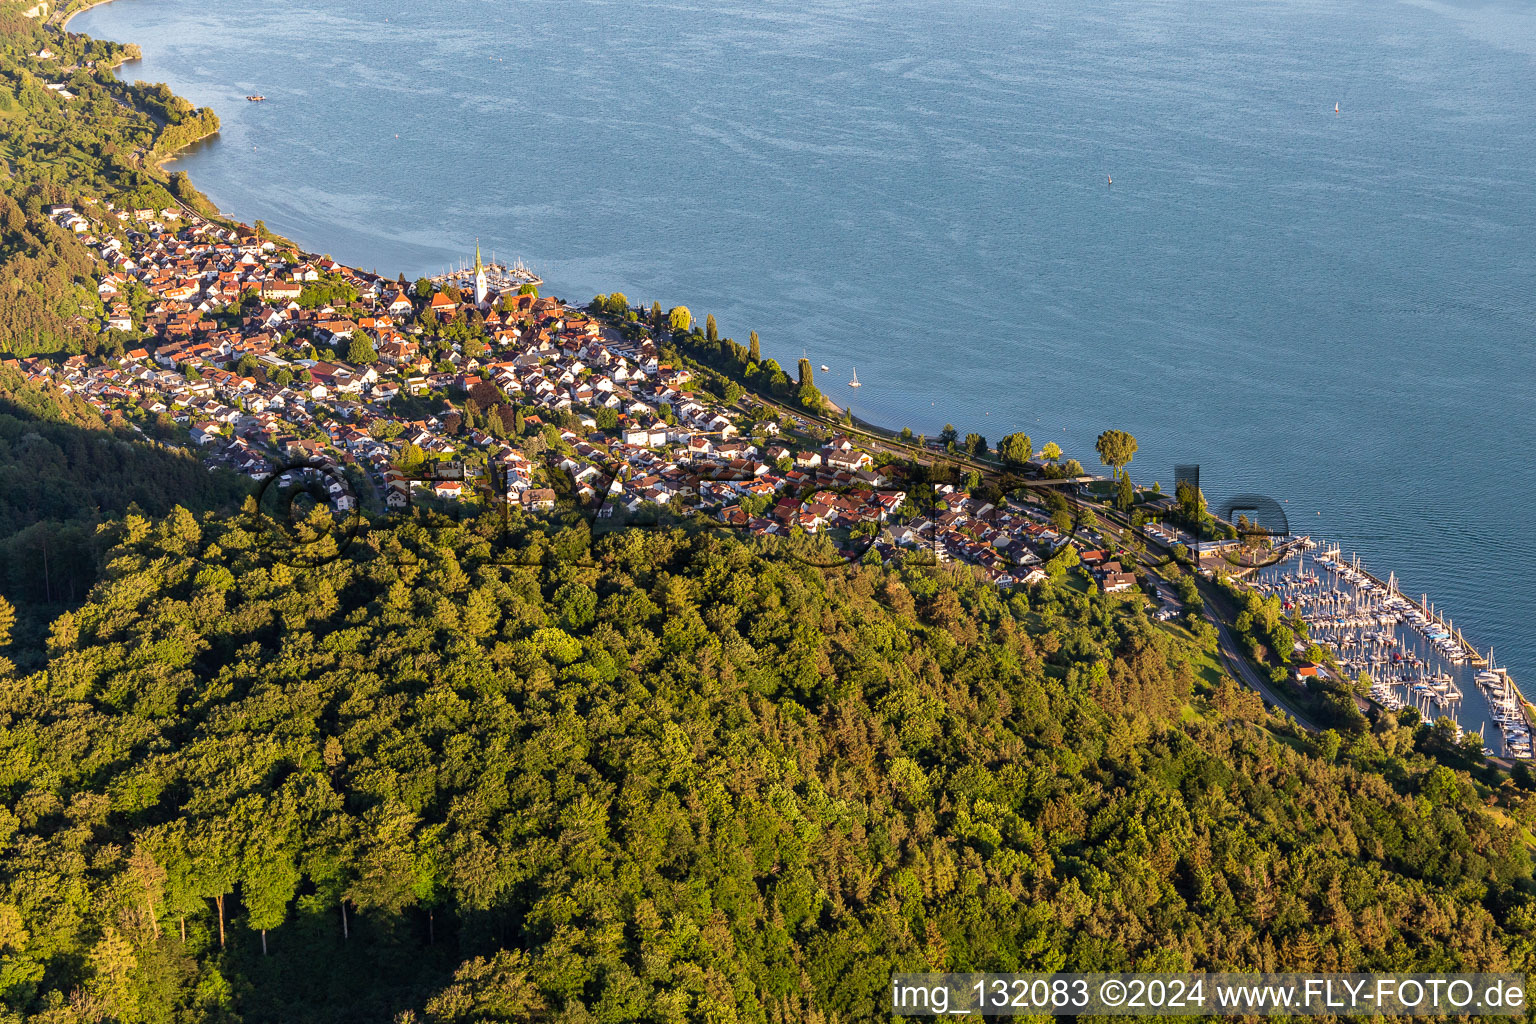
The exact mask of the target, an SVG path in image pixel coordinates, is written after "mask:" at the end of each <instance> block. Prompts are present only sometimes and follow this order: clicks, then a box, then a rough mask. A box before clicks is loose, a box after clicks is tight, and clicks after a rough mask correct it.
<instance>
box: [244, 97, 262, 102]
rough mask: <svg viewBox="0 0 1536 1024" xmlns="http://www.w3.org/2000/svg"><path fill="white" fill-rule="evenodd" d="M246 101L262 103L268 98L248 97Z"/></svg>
mask: <svg viewBox="0 0 1536 1024" xmlns="http://www.w3.org/2000/svg"><path fill="white" fill-rule="evenodd" d="M246 99H248V100H250V101H251V102H252V103H260V102H261V101H262V100H264V99H266V97H265V96H247V97H246Z"/></svg>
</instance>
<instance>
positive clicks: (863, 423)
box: [58, 0, 1476, 654]
mask: <svg viewBox="0 0 1536 1024" xmlns="http://www.w3.org/2000/svg"><path fill="white" fill-rule="evenodd" d="M112 2H113V0H88V2H85V3H83V4H82V5H81V6H79V7H77V8H75V9H74V10H71V11H69V13H68V14H66V15H65V16H64V17H63V18H62V20H61V21H60V22H59V25H58V27H59V29H60V30H61V31H65V32H68V31H69V26H70V24H71V23H72V22H73V21H74V19H75V18H76V17H77V16H79V15H81V14H84V13H86V12H88V11H90V10H93V9H95V8H97V7H101V6H105V5H106V4H109V3H112ZM125 45H128V44H125ZM123 63H126V61H125V62H123ZM122 66H123V64H122V63H119V64H117V65H114V66H113V67H112V68H111V69H110V70H111V71H112V72H113V74H114V75H116V76H118V77H119V78H120V77H121V76H120V68H121V67H122ZM209 109H212V107H211V104H210V105H209ZM218 135H219V130H218V129H215V130H214V131H212V132H208V133H206V134H204V135H201V136H198V137H197V138H194V139H191V140H188V141H187V142H186V143H185V144H184V145H182V146H180V147H178V148H177V149H176V150H174V151H171V152H168V153H164V154H161V155H159V156H158V157H155V158H153V159H152V160H146V164H147V165H148V166H149V167H150V168H151V169H152V170H153V172H154V173H155V174H156V176H158V177H159V178H161V179H164V180H162V182H161V183H162V184H166V183H167V181H168V179H169V176H170V173H171V172H169V170H168V165H169V164H170V163H172V162H174V161H176V160H177V159H179V158H180V157H181V156H182V155H183V154H185V153H186V152H187V151H188V150H189V149H190V148H191V147H193V146H194V145H196V144H198V143H201V142H205V141H207V140H209V139H213V138H215V137H217V136H218ZM192 185H193V188H194V189H196V183H195V182H193V183H192ZM167 190H168V191H169V189H167ZM196 194H197V195H199V196H201V197H202V201H203V202H204V203H205V204H206V207H207V209H208V211H210V212H208V213H203V212H201V211H198V210H195V209H194V208H193V207H191V206H189V205H188V204H187V203H186V202H185V201H183V200H182V199H181V198H180V197H177V196H175V194H174V193H172V198H173V199H174V200H175V201H176V202H177V204H178V205H179V206H181V207H183V208H184V209H186V210H188V211H190V212H194V213H197V214H198V215H199V216H203V217H205V218H207V219H209V220H212V221H215V222H219V223H222V224H224V225H225V226H228V227H234V226H237V225H238V226H245V222H244V221H243V220H240V219H239V218H236V217H233V216H231V215H230V214H228V213H226V212H225V211H224V210H223V209H221V208H220V206H219V204H217V203H216V202H214V201H213V199H212V198H211V197H209V196H208V195H206V194H205V193H202V192H201V191H200V190H197V191H196ZM252 223H254V220H253V222H252ZM272 237H273V238H274V239H275V240H277V241H279V242H282V243H286V244H288V245H291V246H292V247H293V248H294V249H296V250H298V251H300V252H303V251H304V247H303V246H299V245H298V244H296V243H294V242H292V240H291V239H289V238H288V237H287V236H285V235H282V234H280V233H276V232H273V233H272ZM397 270H398V268H397ZM386 276H387V275H386ZM748 394H755V393H753V392H751V391H749V392H748ZM755 397H758V398H759V399H761V398H762V397H763V396H755ZM823 397H824V399H825V401H826V405H827V410H826V411H824V412H823V413H822V414H821V415H819V416H815V417H814V419H816V420H818V421H819V422H820V423H821V424H822V425H823V426H826V427H828V428H830V429H832V430H834V431H836V430H840V429H847V426H846V425H844V424H842V423H841V422H839V420H840V418H841V417H842V416H843V415H844V414H845V413H846V414H847V415H848V416H849V417H850V420H851V425H852V427H853V429H854V431H855V432H861V433H863V434H864V435H865V436H866V437H869V438H871V439H873V440H876V441H878V442H880V443H883V444H886V445H890V446H893V447H901V448H905V449H907V450H908V454H913V453H915V454H918V455H928V454H930V453H928V452H927V451H926V449H925V448H924V447H922V446H919V445H917V444H915V443H913V442H908V441H904V440H903V439H902V437H901V428H899V427H887V426H884V425H882V424H879V423H876V422H873V421H870V420H867V419H864V418H863V417H860V416H858V415H856V414H853V413H852V412H851V405H852V402H851V400H845V401H848V404H847V405H846V406H845V405H842V404H839V403H837V402H835V401H834V400H833V399H832V398H831V397H830V396H827V395H825V393H824V394H823ZM993 440H994V442H995V440H996V439H995V438H994V439H993ZM988 454H990V453H988ZM1090 455H1091V452H1090ZM950 457H951V459H952V460H953V461H954V462H956V463H957V464H958V465H961V466H969V467H970V468H975V469H980V470H982V471H984V472H987V471H996V470H997V469H998V468H999V463H994V461H993V460H992V459H991V458H985V457H984V458H979V459H978V458H967V457H964V456H959V455H958V454H957V453H956V454H952V455H951V456H950ZM1463 643H1466V646H1467V647H1468V649H1469V650H1471V651H1472V652H1473V653H1474V654H1475V653H1476V648H1475V647H1473V646H1472V645H1471V644H1470V643H1467V642H1466V641H1464V640H1463Z"/></svg>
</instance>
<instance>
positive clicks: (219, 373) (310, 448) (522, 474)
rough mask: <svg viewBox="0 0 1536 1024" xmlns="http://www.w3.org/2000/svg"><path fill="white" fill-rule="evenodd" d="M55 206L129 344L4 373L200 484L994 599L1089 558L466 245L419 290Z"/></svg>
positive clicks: (1094, 556) (199, 224)
mask: <svg viewBox="0 0 1536 1024" xmlns="http://www.w3.org/2000/svg"><path fill="white" fill-rule="evenodd" d="M48 212H49V215H50V217H51V218H52V219H53V220H54V222H55V223H57V224H58V225H60V226H61V227H62V228H64V229H65V230H67V231H70V232H71V233H73V234H74V235H76V236H77V237H78V239H79V240H80V241H81V242H82V243H83V244H84V245H85V246H87V247H88V248H89V249H90V250H91V251H92V252H93V253H94V254H95V255H96V256H97V257H98V258H99V259H100V261H101V263H102V268H101V274H100V278H99V282H98V286H97V294H98V297H99V299H100V303H101V310H102V320H103V324H102V326H103V327H104V328H107V329H111V330H115V331H122V332H125V334H127V335H128V336H129V337H131V338H136V339H138V341H137V343H135V344H134V345H133V347H131V348H127V349H125V350H124V351H123V353H122V355H121V358H116V359H112V358H107V359H101V358H97V359H92V358H88V357H86V356H74V357H71V358H69V359H67V360H65V361H64V362H63V363H62V364H59V363H54V362H49V361H45V360H19V361H17V360H12V361H10V363H11V364H12V365H14V366H15V367H16V368H18V369H19V370H21V371H22V372H23V373H24V374H25V375H26V376H28V377H29V378H30V379H32V380H34V381H45V382H47V383H49V384H51V385H53V386H55V387H57V388H60V389H62V390H64V391H66V392H70V393H73V394H76V395H78V396H80V397H81V398H83V399H84V400H85V401H87V402H90V403H91V404H92V405H94V406H95V407H97V408H98V409H100V410H103V411H107V410H116V411H117V412H119V413H122V414H124V415H126V416H128V419H129V422H131V423H133V424H134V425H135V427H136V428H137V427H139V425H140V424H143V423H150V422H153V421H156V420H158V422H160V423H162V424H164V423H165V422H166V419H165V418H166V417H169V419H170V421H173V422H174V423H175V424H176V425H177V426H178V427H179V428H180V429H182V430H184V431H185V436H186V437H189V438H190V441H191V443H193V444H195V445H196V446H198V447H199V448H200V449H202V453H203V458H204V461H205V463H206V464H207V465H208V466H209V467H210V468H225V469H229V470H233V471H235V472H238V473H241V474H244V475H245V476H247V477H249V478H250V479H251V480H252V481H258V482H259V481H266V480H268V479H269V478H270V477H272V476H273V475H274V474H277V475H278V479H277V481H276V482H277V483H279V484H282V485H295V486H298V485H303V484H306V482H308V483H310V484H311V485H312V484H313V483H315V482H320V483H321V484H322V485H323V486H324V487H326V488H327V489H328V495H327V496H328V499H329V501H330V503H331V505H332V507H333V509H334V510H335V511H337V512H342V513H345V512H353V511H356V510H357V505H358V503H359V502H360V501H361V502H362V503H363V505H364V506H365V507H366V508H370V509H373V510H377V511H382V510H388V511H393V512H400V511H403V510H406V509H408V508H411V507H412V506H414V505H420V504H426V505H428V506H435V507H447V506H450V505H454V504H464V503H470V502H485V501H487V500H489V501H494V502H499V503H505V504H506V505H509V506H512V507H517V508H521V509H524V510H526V511H528V512H530V513H537V512H544V511H548V510H551V509H554V508H555V507H556V505H557V499H558V498H559V497H560V496H569V497H570V498H572V499H574V500H575V501H576V502H577V503H579V504H580V505H581V506H582V507H584V508H588V509H594V510H596V514H597V515H598V516H601V517H604V518H612V517H615V516H617V517H621V519H622V518H624V517H635V516H641V517H643V516H645V515H646V514H647V513H648V512H654V511H655V510H657V509H661V508H666V509H672V510H685V511H686V512H687V513H697V514H702V515H706V516H709V517H711V518H712V519H713V520H714V521H716V522H717V523H719V524H720V525H722V526H727V527H732V528H736V529H739V530H742V531H744V532H747V533H750V534H754V535H781V536H783V535H790V534H792V533H795V532H797V531H799V532H803V533H805V534H818V533H827V534H829V535H830V536H831V537H832V539H833V541H834V543H835V544H836V546H837V547H838V549H839V551H840V552H842V553H844V554H846V555H851V556H856V557H863V556H865V554H866V553H867V552H869V551H871V550H872V551H873V552H874V553H875V554H876V555H877V556H878V557H879V558H880V560H881V561H882V562H889V561H891V560H892V559H895V558H898V557H900V556H901V555H902V554H903V552H909V553H910V552H911V551H914V550H916V551H921V552H923V554H924V556H925V557H928V556H929V555H930V553H931V558H932V559H933V560H936V561H938V562H951V561H953V562H962V563H968V564H970V565H973V566H975V567H976V568H977V570H978V571H980V572H982V573H984V574H985V575H986V576H987V577H988V578H990V579H991V580H993V581H994V582H995V583H997V584H998V585H999V586H1014V585H1032V584H1035V583H1039V582H1041V581H1042V580H1044V579H1045V578H1046V576H1047V572H1046V565H1045V563H1046V560H1048V559H1049V558H1051V557H1052V556H1053V555H1055V554H1058V553H1060V552H1061V550H1062V549H1063V548H1064V547H1065V546H1069V545H1070V546H1073V547H1074V550H1078V549H1080V548H1081V547H1083V546H1086V545H1089V544H1097V545H1099V546H1103V544H1102V537H1099V536H1097V534H1095V533H1094V532H1092V531H1087V532H1083V531H1077V532H1076V534H1074V532H1073V531H1066V532H1063V530H1062V529H1061V523H1060V520H1059V517H1058V518H1057V519H1056V520H1055V521H1053V519H1052V516H1051V515H1050V513H1049V511H1048V510H1047V509H1046V508H1045V507H1044V505H1043V504H1042V503H1041V502H1039V501H1038V500H1029V498H1028V497H1027V496H1021V495H1019V494H1015V495H1013V496H1008V497H1003V498H1000V499H997V500H996V501H995V502H994V501H986V500H983V499H981V498H978V497H975V496H972V495H971V494H969V493H967V492H965V491H963V490H957V489H955V488H954V487H953V486H949V485H940V486H939V487H938V488H937V489H936V493H935V494H934V495H933V496H932V498H931V499H930V500H928V501H927V502H925V503H923V504H922V506H921V507H920V506H919V505H918V504H917V503H914V502H913V501H911V500H909V495H908V493H907V491H906V490H905V489H904V487H905V482H904V475H903V473H902V469H903V467H902V466H901V465H900V464H899V460H898V459H896V458H894V457H893V456H892V454H891V453H890V452H889V451H885V450H881V449H879V447H878V446H874V445H870V444H868V443H867V442H856V441H855V440H854V439H852V438H850V437H849V436H847V435H846V434H841V433H838V432H836V431H835V430H834V429H826V425H825V424H822V423H820V422H818V421H814V420H812V419H811V418H809V417H799V416H794V415H785V414H782V413H780V412H773V411H771V410H769V409H767V408H766V407H764V406H761V405H758V406H756V407H754V403H753V402H752V401H751V399H750V398H747V399H746V400H745V401H742V400H741V398H740V396H738V397H737V400H736V401H733V402H729V403H728V402H726V401H724V400H722V399H720V398H716V397H714V396H711V395H709V394H707V393H705V392H703V391H701V390H698V389H696V388H695V387H694V375H693V373H692V372H691V371H690V370H689V369H688V368H687V367H685V366H681V365H677V366H674V365H671V364H670V363H668V362H663V361H662V358H661V355H660V352H659V350H658V347H657V345H656V343H655V341H654V340H653V339H652V338H651V337H650V336H649V332H648V331H647V330H645V329H644V328H643V327H639V326H636V324H635V323H634V321H635V319H636V318H635V317H634V316H633V314H631V315H630V316H629V317H628V321H629V322H626V321H625V319H624V318H612V317H609V318H604V317H602V316H600V315H598V314H597V313H596V312H594V311H592V310H587V309H581V308H576V307H573V306H570V305H567V304H565V303H564V302H562V301H560V300H558V299H555V298H552V297H540V296H539V295H538V294H537V290H536V289H535V288H534V287H532V286H531V285H527V284H525V285H523V286H522V287H520V288H517V289H516V290H513V288H512V287H511V285H513V284H515V282H514V281H508V280H506V279H505V277H497V278H496V282H497V283H498V284H503V285H506V286H507V287H506V289H505V290H503V291H498V290H497V289H496V288H495V287H493V286H492V281H491V276H490V275H488V273H487V269H486V267H485V266H484V264H482V262H481V260H480V256H479V252H478V248H477V252H476V257H475V262H474V264H473V266H472V267H471V266H466V268H465V270H464V272H463V274H462V276H461V277H458V278H454V277H453V276H452V275H449V276H448V277H445V278H438V279H434V280H432V281H430V282H429V281H425V280H424V281H420V282H417V283H416V284H414V285H412V284H407V283H406V282H405V280H404V279H403V278H401V279H398V280H390V279H388V278H385V277H381V276H379V275H377V274H371V273H366V272H363V271H360V270H357V269H355V268H352V267H347V266H344V265H342V264H340V263H337V262H336V261H334V260H332V259H330V258H328V257H323V256H316V255H311V254H301V253H297V252H295V251H294V250H292V249H290V248H287V247H285V246H283V245H280V244H279V243H278V242H276V241H274V240H272V239H270V238H265V237H262V236H261V235H260V234H258V232H256V231H254V230H249V229H245V230H241V229H235V228H231V227H227V226H223V225H220V224H217V223H214V222H212V221H209V220H206V219H204V218H201V217H199V216H197V215H195V214H193V213H191V212H190V211H188V210H185V209H178V208H171V209H165V210H124V209H118V208H115V207H114V206H113V205H112V204H111V203H107V202H103V201H89V200H87V201H85V202H82V203H80V204H79V205H78V207H76V206H55V207H52V208H50V209H49V211H48ZM358 355H361V356H362V358H361V359H358V358H357V356H358ZM348 357H351V361H348ZM514 409H515V410H516V411H515V413H511V410H514ZM141 429H142V428H141ZM348 480H352V481H356V482H357V484H358V485H359V486H357V487H350V488H349V487H347V486H345V484H344V481H348ZM1069 535H1070V536H1069ZM1078 553H1079V554H1081V555H1083V556H1084V557H1083V564H1084V566H1085V568H1088V569H1090V571H1091V572H1092V573H1093V578H1094V579H1095V580H1096V582H1097V585H1098V586H1099V587H1100V588H1101V589H1103V590H1104V591H1105V592H1109V593H1114V592H1123V591H1129V590H1132V589H1134V588H1135V586H1136V578H1135V576H1133V575H1132V574H1130V573H1127V572H1123V571H1121V567H1120V565H1119V564H1118V563H1116V562H1115V561H1114V560H1113V559H1112V558H1111V557H1109V556H1108V554H1107V553H1105V552H1097V551H1093V550H1087V551H1082V550H1078Z"/></svg>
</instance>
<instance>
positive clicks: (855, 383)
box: [848, 366, 864, 388]
mask: <svg viewBox="0 0 1536 1024" xmlns="http://www.w3.org/2000/svg"><path fill="white" fill-rule="evenodd" d="M848 386H849V387H851V388H861V387H863V386H864V385H862V384H860V383H859V368H858V367H857V366H855V367H854V368H853V380H851V381H849V382H848Z"/></svg>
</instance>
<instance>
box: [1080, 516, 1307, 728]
mask: <svg viewBox="0 0 1536 1024" xmlns="http://www.w3.org/2000/svg"><path fill="white" fill-rule="evenodd" d="M1099 522H1100V524H1101V525H1102V526H1103V527H1104V530H1105V532H1106V533H1108V534H1110V535H1111V536H1113V537H1114V539H1115V540H1117V541H1118V542H1119V543H1120V544H1121V546H1124V547H1128V546H1129V545H1128V544H1127V543H1126V536H1125V535H1126V534H1127V533H1128V532H1129V530H1130V524H1128V523H1126V522H1124V521H1123V520H1121V519H1120V518H1119V516H1118V514H1117V513H1113V512H1111V511H1110V510H1108V509H1107V508H1106V509H1105V510H1103V511H1102V512H1101V513H1100V514H1099ZM1158 575H1159V576H1162V575H1163V574H1162V573H1161V572H1159V573H1158ZM1195 583H1196V585H1197V586H1198V587H1199V588H1200V596H1201V597H1203V598H1204V599H1205V617H1206V618H1207V619H1209V620H1210V621H1211V622H1212V623H1214V624H1215V626H1216V647H1217V649H1218V650H1219V651H1220V652H1221V658H1222V661H1224V662H1225V663H1226V666H1227V671H1228V672H1230V673H1231V674H1232V677H1233V678H1234V679H1236V680H1237V681H1238V682H1240V683H1242V684H1243V685H1244V686H1246V687H1248V688H1249V689H1250V690H1255V691H1257V692H1258V694H1259V696H1260V697H1262V698H1264V702H1265V703H1266V704H1268V705H1270V706H1271V707H1276V708H1279V709H1280V710H1282V711H1284V712H1285V713H1286V714H1288V715H1290V716H1291V717H1292V718H1294V719H1295V720H1296V722H1297V724H1298V725H1300V726H1301V727H1302V728H1303V729H1306V730H1307V731H1308V732H1317V731H1319V730H1318V728H1317V726H1316V725H1314V724H1313V723H1312V722H1310V721H1308V720H1307V719H1306V718H1305V717H1304V716H1303V715H1301V714H1300V713H1299V712H1297V710H1296V709H1295V708H1294V707H1292V706H1291V704H1290V703H1289V702H1288V701H1286V700H1285V699H1284V698H1283V697H1281V696H1280V694H1279V693H1277V692H1276V691H1275V689H1274V687H1273V686H1271V685H1270V682H1269V680H1267V679H1265V678H1264V677H1263V675H1261V674H1260V673H1259V671H1258V670H1257V669H1255V668H1254V667H1253V663H1252V662H1250V661H1249V660H1248V658H1247V657H1246V656H1245V655H1244V654H1243V648H1242V646H1241V643H1240V642H1239V640H1238V639H1237V634H1236V633H1235V632H1233V630H1232V627H1231V625H1230V624H1229V623H1228V622H1227V620H1226V617H1225V616H1223V615H1222V614H1221V609H1223V608H1225V607H1226V606H1227V605H1228V603H1229V602H1228V600H1227V597H1226V595H1225V594H1222V593H1221V591H1220V590H1219V589H1217V586H1216V584H1215V583H1212V582H1210V581H1208V580H1206V579H1205V578H1204V577H1202V576H1196V577H1195Z"/></svg>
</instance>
